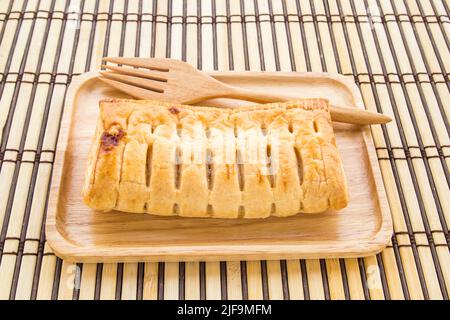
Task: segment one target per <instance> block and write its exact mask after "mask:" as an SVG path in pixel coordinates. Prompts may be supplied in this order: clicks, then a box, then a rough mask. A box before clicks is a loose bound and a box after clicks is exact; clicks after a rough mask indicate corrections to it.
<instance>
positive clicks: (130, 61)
mask: <svg viewBox="0 0 450 320" xmlns="http://www.w3.org/2000/svg"><path fill="white" fill-rule="evenodd" d="M103 61H107V62H112V63H117V64H122V65H126V66H132V67H139V68H147V69H150V70H156V71H162V72H167V71H169V68H168V67H167V66H163V65H158V64H159V62H158V61H157V60H155V59H149V58H124V57H105V58H103ZM152 61H153V63H152Z"/></svg>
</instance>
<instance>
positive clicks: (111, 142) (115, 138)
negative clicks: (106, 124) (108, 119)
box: [100, 129, 125, 151]
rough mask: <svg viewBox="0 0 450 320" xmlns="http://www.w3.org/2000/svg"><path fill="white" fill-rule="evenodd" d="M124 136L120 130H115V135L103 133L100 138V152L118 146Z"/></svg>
mask: <svg viewBox="0 0 450 320" xmlns="http://www.w3.org/2000/svg"><path fill="white" fill-rule="evenodd" d="M124 136H125V132H124V131H123V130H122V129H119V130H117V132H115V133H109V132H107V131H104V132H103V133H102V136H101V138H100V143H101V146H102V150H104V151H111V150H112V149H113V148H114V147H116V146H117V145H118V144H119V142H120V139H122V138H123V137H124Z"/></svg>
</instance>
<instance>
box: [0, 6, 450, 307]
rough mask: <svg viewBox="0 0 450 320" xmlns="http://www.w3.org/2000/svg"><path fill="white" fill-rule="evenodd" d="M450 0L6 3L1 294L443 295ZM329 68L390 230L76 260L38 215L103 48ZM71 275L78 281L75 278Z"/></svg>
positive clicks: (230, 63)
mask: <svg viewBox="0 0 450 320" xmlns="http://www.w3.org/2000/svg"><path fill="white" fill-rule="evenodd" d="M449 7H450V5H449V1H448V0H404V1H400V0H362V1H359V0H353V1H350V0H342V1H339V0H330V1H327V0H311V1H310V0H286V1H282V0H273V1H267V0H261V1H259V0H255V1H251V0H250V1H239V0H192V1H191V0H184V1H183V0H164V1H156V0H153V1H147V0H145V1H142V0H140V1H139V0H128V1H126V0H125V1H118V0H116V1H114V0H110V1H109V0H105V1H103V0H79V1H73V0H72V1H69V0H67V1H63V0H58V1H56V0H14V1H13V0H9V1H7V0H4V1H2V2H1V3H0V126H1V127H2V128H3V130H2V132H1V133H0V141H1V143H0V181H1V183H0V226H1V231H0V298H1V299H178V298H186V299H448V297H449V290H450V252H449V248H450V247H449V246H450V236H449V227H448V226H449V224H450V200H449V199H450V190H449V185H450V174H449V169H448V168H449V166H450V138H449V132H450V126H449V117H450V107H449V101H450V95H449V77H448V71H449V68H450V64H449V62H450V53H449V44H450V42H449V37H450V35H449V33H450V19H449V11H450V9H449ZM117 55H120V56H121V55H123V56H141V57H150V56H152V57H153V56H156V57H172V58H176V59H183V60H186V61H188V62H190V63H191V64H193V65H195V66H197V67H198V68H200V69H203V70H222V71H224V70H267V71H276V70H281V71H291V70H293V71H328V72H339V73H343V74H345V75H347V76H348V77H351V78H353V79H354V81H355V82H356V83H357V84H358V86H359V87H360V90H361V92H362V95H363V98H364V102H365V105H366V107H367V109H370V110H378V111H382V112H383V113H386V114H388V115H391V116H392V117H393V119H394V121H393V122H392V123H390V124H388V125H383V126H374V127H373V128H372V133H373V137H374V140H375V145H376V148H377V153H378V159H379V164H380V167H381V170H382V175H383V180H384V184H385V187H386V191H387V195H388V200H389V205H390V207H391V211H392V215H393V222H394V235H393V237H392V240H391V243H390V244H389V246H388V248H387V249H386V250H384V251H383V252H382V253H381V254H378V255H376V256H371V257H368V258H360V259H330V260H290V261H262V262H259V261H258V262H254V261H241V262H227V263H225V262H212V263H209V262H208V263H204V262H199V263H196V262H195V263H192V262H189V263H137V264H133V263H127V264H76V265H73V264H70V263H67V262H65V261H62V260H60V259H59V258H57V257H56V256H55V255H54V254H53V253H52V252H51V250H50V249H49V247H48V246H47V244H46V242H45V236H44V227H43V223H44V220H45V215H46V204H47V198H48V191H49V181H50V177H51V174H52V164H53V157H54V153H55V149H56V147H57V146H56V141H57V136H58V130H59V125H60V119H61V115H62V112H63V111H64V110H63V104H64V97H65V93H66V90H67V87H68V85H69V84H70V82H71V80H72V78H73V76H74V75H77V74H80V73H83V72H86V71H89V70H95V69H98V68H99V65H100V61H101V57H102V56H117ZM74 283H75V285H74Z"/></svg>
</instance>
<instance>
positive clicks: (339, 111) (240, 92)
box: [226, 86, 392, 125]
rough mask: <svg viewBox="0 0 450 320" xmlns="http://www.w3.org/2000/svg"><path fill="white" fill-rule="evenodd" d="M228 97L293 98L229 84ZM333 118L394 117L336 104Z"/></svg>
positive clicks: (374, 121) (255, 99)
mask: <svg viewBox="0 0 450 320" xmlns="http://www.w3.org/2000/svg"><path fill="white" fill-rule="evenodd" d="M227 87H228V88H227V89H229V90H228V91H227V93H226V97H227V98H234V99H240V100H246V101H252V102H257V103H267V102H277V101H287V100H292V98H287V97H285V96H281V95H274V94H270V93H263V92H257V91H252V90H247V89H241V88H237V87H232V86H227ZM330 114H331V119H332V120H333V121H337V122H345V123H351V124H358V125H366V124H381V123H388V122H390V121H391V120H392V119H391V118H390V117H388V116H386V115H384V114H381V113H376V112H372V111H367V110H362V109H358V108H349V107H342V106H336V105H330Z"/></svg>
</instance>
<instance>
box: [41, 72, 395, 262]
mask: <svg viewBox="0 0 450 320" xmlns="http://www.w3.org/2000/svg"><path fill="white" fill-rule="evenodd" d="M212 75H213V76H214V77H216V78H217V79H219V80H221V81H223V82H226V83H229V84H232V85H237V86H242V87H248V88H251V89H257V90H261V91H265V92H277V93H284V94H286V95H287V96H292V97H293V98H302V97H305V98H306V97H323V98H328V99H329V100H330V102H331V103H334V104H337V105H345V106H355V107H357V108H363V104H362V100H361V96H360V93H359V91H358V88H357V87H356V85H355V84H354V83H352V82H351V81H349V80H348V79H346V78H345V77H343V76H341V75H336V74H328V73H293V72H292V73H280V72H277V73H269V72H220V73H212ZM97 76H98V74H97V73H87V74H84V75H82V76H79V77H77V78H76V79H74V81H73V82H72V84H71V85H70V88H69V91H68V94H67V98H66V106H65V109H64V116H63V121H62V125H61V132H60V136H59V141H58V149H57V152H56V160H55V165H54V171H53V180H52V186H51V194H50V202H49V209H48V215H47V221H46V236H47V240H48V243H49V245H50V246H51V248H52V249H53V250H54V252H55V253H56V254H57V255H58V256H59V257H61V258H64V259H68V260H71V261H77V262H137V261H186V260H197V261H199V260H202V261H211V260H216V261H217V260H258V259H293V258H331V257H359V256H367V255H371V254H375V253H377V252H379V251H381V250H382V249H383V248H384V247H385V246H386V244H387V243H388V241H389V239H390V236H391V234H392V221H391V215H390V211H389V206H388V205H387V201H386V196H385V191H384V186H383V183H382V180H381V175H380V170H379V167H378V162H377V157H376V153H375V149H374V146H373V142H372V138H371V135H370V130H369V128H368V127H358V126H353V125H347V124H338V123H335V124H334V128H335V133H336V138H337V144H338V148H339V151H340V153H341V156H342V160H343V163H344V169H345V174H346V176H347V180H348V185H349V194H350V203H349V206H348V207H347V208H345V209H344V210H340V211H338V212H331V211H329V212H324V213H321V214H316V215H307V214H298V215H296V216H293V217H288V218H277V217H271V218H267V219H261V220H259V219H258V220H248V219H234V220H227V219H201V218H180V217H159V216H153V215H147V214H130V213H122V212H108V213H102V212H95V211H93V210H91V209H90V208H88V207H87V206H86V205H84V204H83V202H82V198H81V187H82V182H83V178H84V172H85V166H86V162H87V161H86V159H87V154H88V150H89V147H90V144H91V140H92V136H93V134H94V130H95V126H96V123H97V115H98V100H100V99H102V98H106V97H124V98H125V97H127V96H125V95H124V94H122V93H120V92H118V91H116V90H115V89H112V88H110V87H108V86H106V85H104V84H103V83H102V82H101V81H99V80H98V79H97ZM236 103H239V104H242V103H243V102H237V101H232V100H225V99H216V100H211V101H207V102H203V103H202V104H203V105H214V106H227V105H230V104H236Z"/></svg>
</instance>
